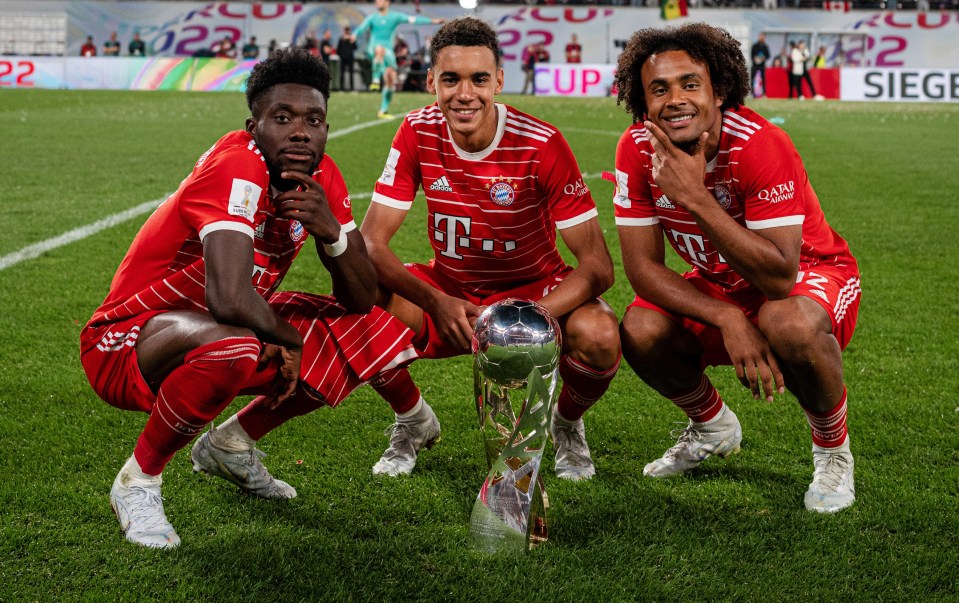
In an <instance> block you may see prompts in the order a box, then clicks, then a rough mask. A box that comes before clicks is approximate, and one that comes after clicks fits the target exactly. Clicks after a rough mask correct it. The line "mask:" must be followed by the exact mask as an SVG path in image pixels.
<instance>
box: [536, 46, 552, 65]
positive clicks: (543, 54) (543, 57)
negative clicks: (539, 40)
mask: <svg viewBox="0 0 959 603" xmlns="http://www.w3.org/2000/svg"><path fill="white" fill-rule="evenodd" d="M536 62H537V63H549V51H548V50H546V46H543V45H542V44H537V45H536Z"/></svg>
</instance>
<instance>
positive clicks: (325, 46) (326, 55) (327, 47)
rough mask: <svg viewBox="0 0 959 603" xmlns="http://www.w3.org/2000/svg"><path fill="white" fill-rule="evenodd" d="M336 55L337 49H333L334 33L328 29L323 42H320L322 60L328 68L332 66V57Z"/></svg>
mask: <svg viewBox="0 0 959 603" xmlns="http://www.w3.org/2000/svg"><path fill="white" fill-rule="evenodd" d="M334 54H336V48H334V47H333V33H332V32H330V30H328V29H327V30H326V31H324V32H323V41H322V42H320V58H321V59H323V62H324V63H326V65H327V67H329V65H330V56H332V55H334Z"/></svg>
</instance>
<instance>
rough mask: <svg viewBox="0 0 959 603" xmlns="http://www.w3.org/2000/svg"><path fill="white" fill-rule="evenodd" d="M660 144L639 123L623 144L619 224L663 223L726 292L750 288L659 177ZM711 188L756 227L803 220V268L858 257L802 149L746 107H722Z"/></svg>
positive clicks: (678, 246) (680, 248) (676, 244)
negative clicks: (822, 197) (828, 213)
mask: <svg viewBox="0 0 959 603" xmlns="http://www.w3.org/2000/svg"><path fill="white" fill-rule="evenodd" d="M652 155H653V146H652V144H651V143H650V142H649V140H648V139H647V131H646V128H645V127H643V125H642V124H641V123H638V124H633V125H632V126H630V127H629V128H628V129H627V130H626V132H624V133H623V135H622V137H621V138H620V139H619V145H618V146H617V148H616V193H615V195H614V197H613V202H614V204H615V211H616V224H617V226H651V225H654V224H660V225H661V226H662V229H663V232H664V234H665V235H666V238H667V239H668V240H669V243H670V244H671V245H672V246H673V249H675V250H676V252H677V253H678V254H679V255H680V256H682V258H683V259H684V260H686V262H688V263H689V264H690V265H691V266H693V267H694V269H695V270H696V271H697V272H698V273H700V274H701V275H702V276H703V277H704V278H706V279H707V280H710V281H712V282H714V283H716V284H718V285H720V286H722V287H723V288H724V289H726V290H727V291H737V290H741V289H745V288H747V287H750V286H751V285H750V284H749V283H747V282H746V281H745V280H744V279H743V278H742V277H741V276H739V275H738V274H737V273H736V272H734V271H733V269H732V268H731V267H730V266H729V265H728V264H727V263H726V261H725V260H724V259H723V258H722V256H721V255H720V254H719V252H718V251H717V250H716V248H715V247H714V246H713V244H712V242H711V241H710V240H709V239H708V238H706V235H705V233H703V231H702V230H701V229H700V228H699V225H697V224H696V221H695V219H693V217H692V215H691V214H690V213H689V212H688V211H686V210H685V209H683V208H682V207H679V206H675V205H673V204H672V203H671V202H670V201H669V199H668V198H667V197H666V195H664V194H663V192H662V191H661V190H660V189H659V187H657V186H656V184H655V183H654V182H653V178H652V161H651V157H652ZM705 184H706V188H708V189H709V191H710V192H711V193H712V194H713V196H715V197H716V202H717V203H719V204H720V205H722V206H723V208H724V209H725V210H726V211H727V212H728V213H729V215H730V216H732V217H733V219H735V220H736V221H737V222H739V224H741V225H743V226H744V227H746V228H748V229H750V230H762V229H764V228H772V227H775V226H789V225H797V224H801V225H802V247H801V249H800V256H799V262H800V266H801V267H808V266H815V265H817V264H852V265H855V264H856V260H855V258H853V257H852V254H851V253H850V252H849V246H848V245H847V244H846V241H844V240H843V239H842V237H840V236H839V235H838V234H836V232H835V231H834V230H833V229H832V228H830V227H829V224H828V223H827V222H826V217H825V215H823V212H822V209H821V208H820V206H819V199H818V198H817V197H816V193H815V191H813V189H812V186H811V185H810V184H809V176H808V175H807V174H806V169H805V168H804V167H803V164H802V159H801V158H800V156H799V152H798V151H797V150H796V147H795V146H794V145H793V143H792V141H791V140H789V137H788V136H787V135H786V133H785V132H783V131H782V130H781V129H779V128H777V127H776V126H774V125H772V124H770V123H769V122H768V121H766V120H765V119H764V118H763V117H762V116H760V115H759V114H758V113H756V112H755V111H752V110H751V109H747V108H746V107H739V108H738V109H729V110H727V111H725V112H724V113H723V125H722V135H721V137H720V140H719V154H718V155H717V156H716V158H715V159H714V160H713V161H710V162H709V164H708V165H707V166H706V178H705Z"/></svg>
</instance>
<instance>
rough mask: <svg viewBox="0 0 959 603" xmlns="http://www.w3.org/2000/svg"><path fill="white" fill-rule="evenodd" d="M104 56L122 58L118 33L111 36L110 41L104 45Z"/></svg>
mask: <svg viewBox="0 0 959 603" xmlns="http://www.w3.org/2000/svg"><path fill="white" fill-rule="evenodd" d="M103 56H105V57H118V56H120V42H118V41H117V32H113V33H111V34H110V39H109V40H107V41H106V42H104V43H103Z"/></svg>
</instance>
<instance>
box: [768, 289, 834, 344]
mask: <svg viewBox="0 0 959 603" xmlns="http://www.w3.org/2000/svg"><path fill="white" fill-rule="evenodd" d="M829 329H830V326H829V320H828V317H827V316H826V313H825V311H824V310H823V309H822V307H820V306H819V305H818V304H817V303H816V302H813V301H811V300H808V299H805V298H802V297H798V296H793V297H788V298H786V299H782V300H776V301H769V302H766V303H765V304H764V305H763V307H762V308H761V309H760V311H759V330H760V331H762V333H763V335H765V336H766V339H768V340H769V343H770V345H772V347H773V349H774V350H776V351H777V352H780V351H785V350H787V349H803V348H808V347H811V346H813V345H815V342H816V340H817V338H819V337H820V336H821V335H823V334H824V333H828V332H829Z"/></svg>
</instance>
